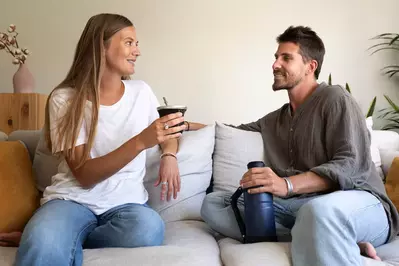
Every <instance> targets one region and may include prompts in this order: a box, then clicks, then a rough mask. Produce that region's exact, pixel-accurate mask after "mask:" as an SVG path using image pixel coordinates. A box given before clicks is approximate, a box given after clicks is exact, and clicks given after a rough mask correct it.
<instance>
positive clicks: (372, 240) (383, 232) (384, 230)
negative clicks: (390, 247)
mask: <svg viewBox="0 0 399 266" xmlns="http://www.w3.org/2000/svg"><path fill="white" fill-rule="evenodd" d="M388 230H389V225H387V226H386V227H385V228H384V229H383V230H382V231H381V233H380V234H379V235H377V236H376V237H374V238H373V239H371V240H370V242H374V240H376V239H377V238H379V237H381V236H382V235H383V234H385V232H386V231H388ZM385 241H386V240H385Z"/></svg>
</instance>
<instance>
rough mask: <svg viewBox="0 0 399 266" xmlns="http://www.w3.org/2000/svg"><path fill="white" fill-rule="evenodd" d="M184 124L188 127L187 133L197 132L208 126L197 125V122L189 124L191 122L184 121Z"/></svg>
mask: <svg viewBox="0 0 399 266" xmlns="http://www.w3.org/2000/svg"><path fill="white" fill-rule="evenodd" d="M184 123H185V124H186V125H187V131H195V130H198V129H201V128H204V127H206V125H204V124H201V123H195V122H189V121H184Z"/></svg>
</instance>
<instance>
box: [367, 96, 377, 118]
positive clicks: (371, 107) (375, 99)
mask: <svg viewBox="0 0 399 266" xmlns="http://www.w3.org/2000/svg"><path fill="white" fill-rule="evenodd" d="M376 102H377V96H375V97H374V99H373V101H372V102H371V104H370V108H369V110H368V112H367V115H366V118H367V117H370V116H373V113H374V110H375V104H376Z"/></svg>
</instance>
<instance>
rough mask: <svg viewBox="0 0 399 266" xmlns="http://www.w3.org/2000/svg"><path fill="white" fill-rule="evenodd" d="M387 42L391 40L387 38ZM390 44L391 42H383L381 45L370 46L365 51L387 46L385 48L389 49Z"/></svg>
mask: <svg viewBox="0 0 399 266" xmlns="http://www.w3.org/2000/svg"><path fill="white" fill-rule="evenodd" d="M389 40H391V38H389ZM390 43H391V42H383V43H378V44H374V45H373V46H370V48H368V49H367V50H371V49H373V48H376V47H378V46H387V47H389V46H390ZM392 46H395V44H394V45H392ZM398 47H399V45H398Z"/></svg>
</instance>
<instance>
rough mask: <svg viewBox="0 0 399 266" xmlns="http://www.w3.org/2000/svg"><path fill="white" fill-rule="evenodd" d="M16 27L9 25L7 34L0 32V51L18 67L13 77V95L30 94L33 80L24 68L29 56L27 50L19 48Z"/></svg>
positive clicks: (26, 68)
mask: <svg viewBox="0 0 399 266" xmlns="http://www.w3.org/2000/svg"><path fill="white" fill-rule="evenodd" d="M17 36H18V32H17V31H16V26H15V25H14V24H11V25H10V26H9V27H8V30H7V32H0V50H4V51H5V52H6V53H8V54H10V55H11V57H12V63H13V64H14V65H18V66H19V67H18V70H17V71H16V72H15V74H14V76H13V86H14V93H30V92H33V89H34V83H35V82H34V78H33V75H32V73H31V72H30V71H29V69H28V67H27V66H26V59H27V58H28V55H29V54H30V52H29V50H28V49H27V48H21V47H20V46H19V44H18V40H17Z"/></svg>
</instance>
